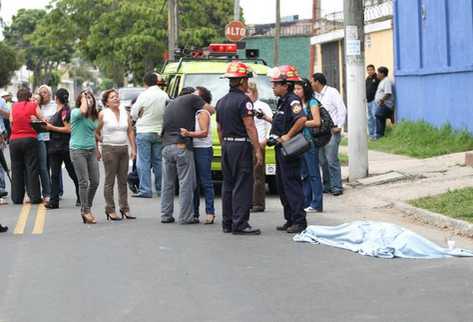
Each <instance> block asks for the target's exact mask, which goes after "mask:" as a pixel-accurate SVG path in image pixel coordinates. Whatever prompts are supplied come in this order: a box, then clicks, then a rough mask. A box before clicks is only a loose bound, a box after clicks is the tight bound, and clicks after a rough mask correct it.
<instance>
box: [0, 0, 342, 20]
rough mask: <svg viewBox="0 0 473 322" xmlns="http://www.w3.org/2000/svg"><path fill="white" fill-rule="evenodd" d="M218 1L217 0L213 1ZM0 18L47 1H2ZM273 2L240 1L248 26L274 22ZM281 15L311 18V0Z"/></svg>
mask: <svg viewBox="0 0 473 322" xmlns="http://www.w3.org/2000/svg"><path fill="white" fill-rule="evenodd" d="M215 1H218V0H215ZM1 3H2V8H1V12H0V14H1V16H2V18H3V19H4V20H5V21H6V22H7V23H8V22H10V20H11V16H12V15H14V14H15V13H16V11H17V10H18V9H21V8H44V7H45V6H46V5H47V4H48V3H49V0H2V1H1ZM275 3H276V1H275V0H240V5H241V7H242V8H243V11H244V15H245V21H246V23H248V24H255V23H271V22H274V20H275V12H276V5H275ZM342 3H343V0H322V14H326V13H327V12H332V11H339V10H342ZM281 15H282V16H290V15H299V17H300V18H301V19H306V18H311V16H312V0H281Z"/></svg>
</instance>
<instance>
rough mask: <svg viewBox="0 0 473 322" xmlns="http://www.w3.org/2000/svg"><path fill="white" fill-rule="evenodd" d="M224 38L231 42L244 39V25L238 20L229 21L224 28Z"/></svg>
mask: <svg viewBox="0 0 473 322" xmlns="http://www.w3.org/2000/svg"><path fill="white" fill-rule="evenodd" d="M225 37H227V39H228V40H229V41H232V42H238V41H240V40H242V39H243V38H245V37H246V26H245V24H244V23H243V22H241V21H239V20H233V21H230V23H229V24H228V25H226V26H225Z"/></svg>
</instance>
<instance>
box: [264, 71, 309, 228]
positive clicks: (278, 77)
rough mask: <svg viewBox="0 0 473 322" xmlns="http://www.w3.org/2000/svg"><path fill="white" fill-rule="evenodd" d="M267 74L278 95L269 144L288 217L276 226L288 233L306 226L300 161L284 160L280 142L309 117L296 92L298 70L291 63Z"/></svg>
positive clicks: (295, 133) (290, 136) (289, 136)
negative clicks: (274, 158) (272, 149)
mask: <svg viewBox="0 0 473 322" xmlns="http://www.w3.org/2000/svg"><path fill="white" fill-rule="evenodd" d="M268 75H269V76H270V77H271V81H272V84H273V92H274V94H275V95H276V96H278V97H279V100H278V107H277V111H276V113H275V114H274V116H273V122H272V128H271V133H270V139H269V140H268V145H275V150H276V180H277V184H278V189H279V195H280V198H281V203H282V205H283V207H284V219H285V220H286V222H285V223H284V224H283V225H282V226H278V227H277V228H276V229H277V230H280V231H286V232H288V233H300V232H302V231H303V230H304V229H305V228H306V227H307V221H306V213H305V211H304V192H303V188H302V180H301V164H300V162H301V160H300V158H295V159H285V158H284V157H283V156H282V153H281V143H283V142H286V141H288V140H290V139H291V138H292V137H294V136H295V135H297V134H298V133H299V132H301V131H302V130H303V128H304V125H305V122H306V120H307V118H306V117H305V115H304V112H303V110H302V103H301V101H300V99H299V97H297V96H296V95H295V94H294V92H293V91H294V83H295V82H298V81H301V78H300V77H299V73H298V72H297V69H296V68H295V67H293V66H290V65H284V66H277V67H275V68H273V69H272V70H271V71H270V72H269V74H268Z"/></svg>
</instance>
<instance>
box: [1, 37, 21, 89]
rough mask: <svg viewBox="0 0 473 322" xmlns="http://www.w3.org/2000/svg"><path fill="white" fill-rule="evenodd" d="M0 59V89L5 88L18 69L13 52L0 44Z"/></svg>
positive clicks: (18, 65)
mask: <svg viewBox="0 0 473 322" xmlns="http://www.w3.org/2000/svg"><path fill="white" fill-rule="evenodd" d="M0 57H2V63H1V64H0V87H5V86H7V85H8V84H10V80H11V78H12V76H13V73H14V72H15V71H16V70H17V69H18V68H20V66H21V64H20V63H19V61H18V59H17V57H16V53H15V50H13V49H12V48H10V47H9V46H7V45H6V44H5V42H3V41H2V42H0Z"/></svg>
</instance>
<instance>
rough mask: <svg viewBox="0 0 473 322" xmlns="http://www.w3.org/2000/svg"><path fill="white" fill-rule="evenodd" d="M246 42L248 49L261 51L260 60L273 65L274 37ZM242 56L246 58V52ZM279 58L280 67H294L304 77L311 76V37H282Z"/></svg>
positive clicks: (257, 38)
mask: <svg viewBox="0 0 473 322" xmlns="http://www.w3.org/2000/svg"><path fill="white" fill-rule="evenodd" d="M245 41H246V48H247V49H250V48H251V49H259V51H260V58H262V59H264V60H265V61H266V62H267V63H268V65H270V66H272V65H273V43H274V41H273V37H255V38H247V39H246V40H245ZM240 56H241V57H244V51H243V52H240ZM279 57H280V58H279V61H280V65H286V64H289V65H294V66H296V68H297V69H298V70H299V73H300V74H301V75H302V76H304V77H307V76H309V72H310V71H309V69H310V68H309V65H310V37H309V36H291V37H281V43H280V54H279Z"/></svg>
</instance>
